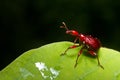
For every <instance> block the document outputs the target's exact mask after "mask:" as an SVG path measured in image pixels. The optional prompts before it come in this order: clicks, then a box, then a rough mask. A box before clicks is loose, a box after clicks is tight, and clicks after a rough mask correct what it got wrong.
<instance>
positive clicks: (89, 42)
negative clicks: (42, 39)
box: [60, 22, 104, 69]
mask: <svg viewBox="0 0 120 80" xmlns="http://www.w3.org/2000/svg"><path fill="white" fill-rule="evenodd" d="M62 24H63V26H60V28H65V29H66V34H70V35H72V36H75V37H76V39H75V40H74V44H73V45H72V46H70V47H68V48H67V49H66V50H65V52H64V53H62V54H61V56H62V55H64V54H66V52H67V51H68V50H69V49H73V48H76V47H79V46H82V48H81V49H80V51H79V53H78V56H77V59H76V63H75V65H74V67H76V66H77V63H78V58H79V56H80V55H81V53H82V51H83V49H87V50H88V53H89V54H91V55H92V56H95V57H96V58H97V61H98V65H99V66H100V67H101V68H103V69H104V67H103V66H102V65H101V64H100V61H99V58H98V55H97V53H96V52H97V51H98V50H99V48H100V47H101V43H100V41H99V40H98V39H97V38H94V37H92V36H91V35H84V34H81V33H78V32H77V31H76V30H69V29H68V28H67V26H66V24H65V23H64V22H62ZM77 40H79V45H77V44H75V43H76V42H77Z"/></svg>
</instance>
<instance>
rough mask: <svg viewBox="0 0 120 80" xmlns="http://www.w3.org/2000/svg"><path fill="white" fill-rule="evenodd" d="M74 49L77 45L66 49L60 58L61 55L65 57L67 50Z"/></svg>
mask: <svg viewBox="0 0 120 80" xmlns="http://www.w3.org/2000/svg"><path fill="white" fill-rule="evenodd" d="M76 47H79V45H75V44H74V45H72V46H70V47H68V48H67V49H66V50H65V52H64V53H62V54H61V56H62V55H65V54H66V52H67V51H68V50H69V49H73V48H76Z"/></svg>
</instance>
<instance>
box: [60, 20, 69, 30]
mask: <svg viewBox="0 0 120 80" xmlns="http://www.w3.org/2000/svg"><path fill="white" fill-rule="evenodd" d="M62 24H63V26H60V28H65V29H66V30H69V29H68V28H67V26H66V24H65V22H62Z"/></svg>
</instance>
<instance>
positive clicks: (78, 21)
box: [0, 0, 120, 69]
mask: <svg viewBox="0 0 120 80" xmlns="http://www.w3.org/2000/svg"><path fill="white" fill-rule="evenodd" d="M0 8H1V9H0V10H1V11H0V26H1V28H0V37H1V39H0V45H1V48H0V57H1V58H0V59H1V60H0V61H1V63H2V65H1V67H0V69H2V68H3V67H5V66H6V65H8V64H9V63H10V62H11V61H12V60H14V59H15V58H16V57H17V56H19V55H20V54H22V53H23V52H25V51H27V50H29V49H32V48H36V47H39V46H41V45H44V44H48V43H52V42H58V41H64V40H68V41H73V39H74V38H73V37H71V36H69V35H66V34H65V30H63V29H59V26H60V25H61V22H63V21H64V22H66V24H67V25H68V26H69V28H70V29H76V30H78V31H79V32H81V33H84V34H91V35H93V36H95V37H97V38H99V39H100V40H101V42H102V45H103V46H105V47H108V48H113V49H116V50H120V48H119V45H120V36H119V35H120V23H119V22H120V20H119V19H120V16H119V14H120V11H119V8H120V1H119V0H93V1H90V0H3V1H1V2H0Z"/></svg>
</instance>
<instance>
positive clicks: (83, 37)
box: [79, 34, 85, 42]
mask: <svg viewBox="0 0 120 80" xmlns="http://www.w3.org/2000/svg"><path fill="white" fill-rule="evenodd" d="M79 38H80V41H81V42H83V41H85V35H83V34H79Z"/></svg>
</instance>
